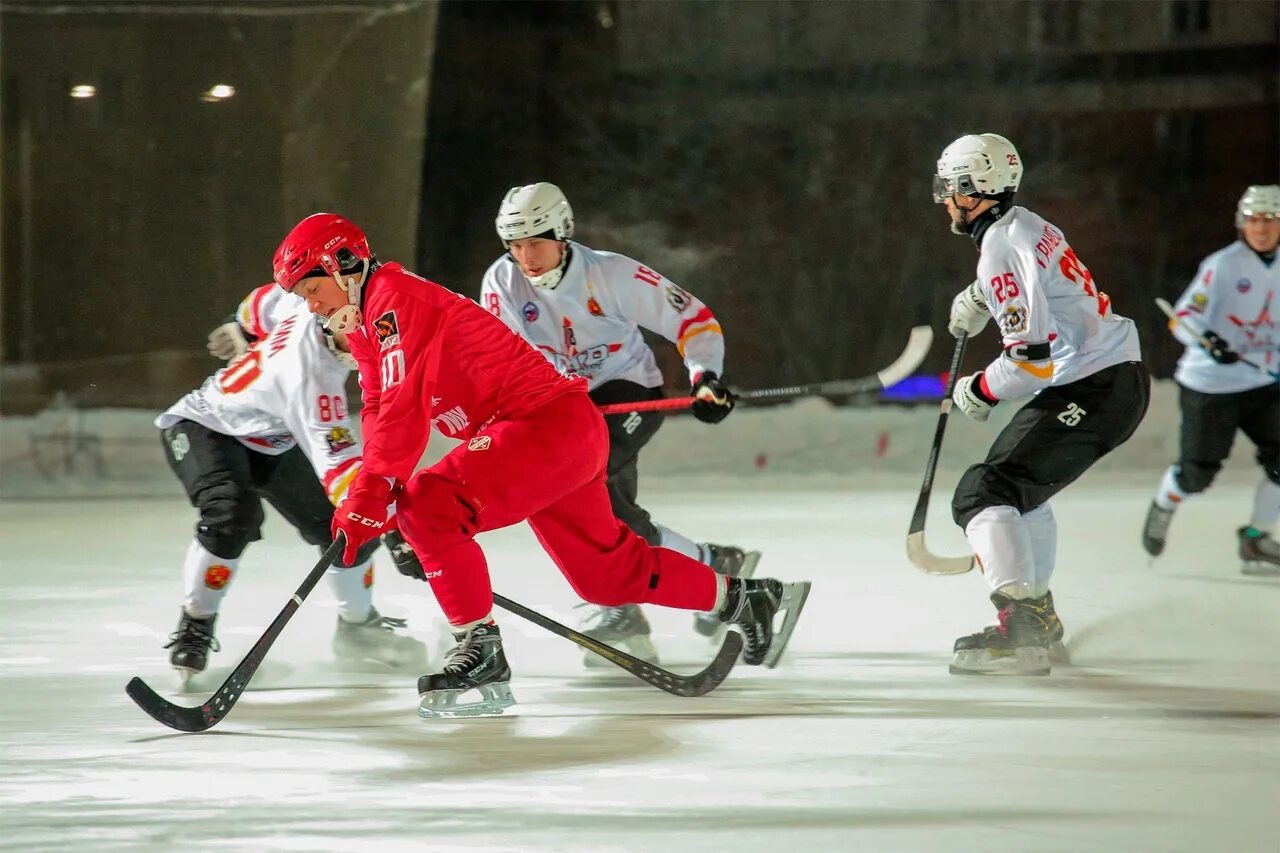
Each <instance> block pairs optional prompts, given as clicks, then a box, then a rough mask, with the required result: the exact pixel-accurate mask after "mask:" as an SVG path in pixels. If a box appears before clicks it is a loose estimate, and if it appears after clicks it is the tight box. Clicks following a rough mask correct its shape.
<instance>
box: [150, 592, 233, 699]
mask: <svg viewBox="0 0 1280 853" xmlns="http://www.w3.org/2000/svg"><path fill="white" fill-rule="evenodd" d="M217 621H218V614H216V613H215V614H213V615H212V616H191V615H189V614H188V613H187V611H186V609H185V608H184V609H183V611H182V618H181V619H180V620H179V621H178V630H176V631H174V632H173V633H172V634H170V635H169V642H167V643H165V645H164V648H166V649H169V648H172V649H173V651H172V652H170V653H169V663H170V664H172V665H173V668H174V669H175V670H177V672H178V678H179V680H180V681H181V688H182V689H183V690H185V689H186V687H187V683H188V682H189V681H190V680H191V677H192V676H194V675H196V674H198V673H201V672H204V670H205V667H206V666H208V665H209V652H210V651H211V650H212V651H215V652H216V651H218V650H220V649H221V648H222V646H221V644H220V643H219V642H218V640H217V638H215V637H214V636H213V626H214V624H215V623H216V622H217Z"/></svg>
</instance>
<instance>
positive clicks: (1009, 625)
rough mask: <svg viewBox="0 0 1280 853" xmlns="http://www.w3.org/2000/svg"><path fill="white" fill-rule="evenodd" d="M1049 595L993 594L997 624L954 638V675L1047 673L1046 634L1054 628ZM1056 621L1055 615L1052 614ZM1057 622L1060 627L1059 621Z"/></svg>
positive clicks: (952, 663) (1049, 633) (952, 664)
mask: <svg viewBox="0 0 1280 853" xmlns="http://www.w3.org/2000/svg"><path fill="white" fill-rule="evenodd" d="M1047 600H1048V596H1047V595H1046V596H1044V597H1043V598H1038V599H1024V598H1010V597H1009V596H1007V595H1005V594H1004V593H1000V592H997V593H994V594H992V596H991V603H992V604H994V605H995V606H996V611H997V617H998V619H999V623H998V624H996V625H993V626H991V627H988V628H985V629H983V630H982V631H979V632H978V633H976V634H970V635H969V636H967V637H961V638H960V639H958V640H956V644H955V656H954V657H953V658H952V661H951V673H952V674H953V675H1048V674H1049V645H1050V642H1049V637H1050V635H1051V633H1053V631H1054V628H1053V626H1052V624H1051V620H1050V619H1049V618H1048V613H1049V612H1051V607H1052V605H1051V604H1048V603H1047ZM1053 619H1054V620H1057V617H1056V614H1054V617H1053ZM1057 621H1058V625H1059V626H1061V621H1060V620H1057Z"/></svg>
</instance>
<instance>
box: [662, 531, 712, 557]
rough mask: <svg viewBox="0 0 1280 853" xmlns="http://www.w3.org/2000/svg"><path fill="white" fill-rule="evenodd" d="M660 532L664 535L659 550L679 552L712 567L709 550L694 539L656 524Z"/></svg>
mask: <svg viewBox="0 0 1280 853" xmlns="http://www.w3.org/2000/svg"><path fill="white" fill-rule="evenodd" d="M654 526H655V527H657V528H658V532H659V533H660V534H662V544H661V545H659V546H658V547H659V548H666V549H668V550H671V551H679V552H680V553H681V554H684V555H685V556H686V557H689V558H690V559H694V560H697V561H698V562H699V563H705V564H707V565H711V554H710V551H709V549H707V548H703V547H702V546H701V545H699V544H698V543H697V542H694V541H693V540H692V539H688V538H686V537H684V536H681V535H680V534H679V533H676V532H675V531H674V530H672V529H671V528H670V527H663V526H662V525H661V524H655V525H654Z"/></svg>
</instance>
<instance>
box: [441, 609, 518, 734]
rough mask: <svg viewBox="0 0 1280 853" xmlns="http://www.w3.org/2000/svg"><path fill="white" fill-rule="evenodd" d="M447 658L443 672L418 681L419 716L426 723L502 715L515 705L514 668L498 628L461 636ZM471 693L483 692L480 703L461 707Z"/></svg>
mask: <svg viewBox="0 0 1280 853" xmlns="http://www.w3.org/2000/svg"><path fill="white" fill-rule="evenodd" d="M453 636H454V639H456V640H457V645H455V646H454V647H453V648H452V649H451V650H450V651H449V654H448V655H447V656H446V657H445V662H444V668H443V669H442V670H441V671H440V672H434V673H431V674H429V675H424V676H422V677H421V678H419V679H418V696H419V698H420V699H421V700H422V701H421V703H420V704H419V705H418V716H419V717H422V718H423V719H424V720H429V719H435V718H440V717H489V716H497V715H499V714H501V713H502V712H503V711H504V710H505V709H507V708H510V707H511V706H512V705H514V704H515V703H516V700H515V697H514V696H512V695H511V685H510V681H511V667H509V666H508V665H507V656H506V655H504V654H503V653H502V636H501V635H500V634H499V633H498V626H497V625H477V626H476V627H474V628H471V629H470V630H468V631H465V632H464V633H461V634H454V635H453ZM468 690H476V691H478V692H479V693H480V696H481V701H479V702H471V703H469V704H465V705H459V704H458V697H459V696H460V695H462V694H463V693H465V692H467V691H468Z"/></svg>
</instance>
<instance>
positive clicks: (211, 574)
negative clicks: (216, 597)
mask: <svg viewBox="0 0 1280 853" xmlns="http://www.w3.org/2000/svg"><path fill="white" fill-rule="evenodd" d="M230 582H231V569H229V568H227V567H226V566H224V565H222V564H220V563H219V564H214V565H212V566H210V567H209V568H207V569H205V570H204V585H205V586H206V587H208V588H209V589H222V588H223V587H224V586H226V585H227V584H228V583H230Z"/></svg>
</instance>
